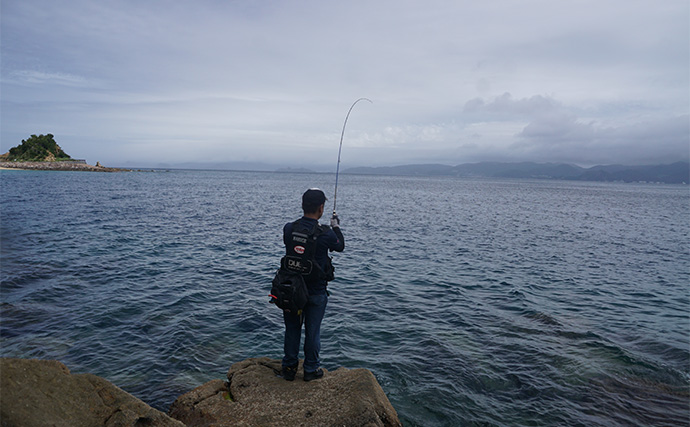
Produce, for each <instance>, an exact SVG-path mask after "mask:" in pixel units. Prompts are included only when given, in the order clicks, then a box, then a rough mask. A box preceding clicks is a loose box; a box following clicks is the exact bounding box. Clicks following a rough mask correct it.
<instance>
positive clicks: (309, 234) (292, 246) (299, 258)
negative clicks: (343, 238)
mask: <svg viewBox="0 0 690 427" xmlns="http://www.w3.org/2000/svg"><path fill="white" fill-rule="evenodd" d="M329 230H330V227H328V226H327V225H321V224H318V223H317V224H315V225H314V227H312V228H311V229H310V228H309V227H307V226H305V225H304V224H303V223H302V222H301V221H299V220H297V221H295V222H293V223H292V235H291V236H290V238H289V242H288V244H287V246H286V247H285V252H286V253H285V256H284V257H283V258H282V259H281V260H280V266H281V268H283V269H285V270H287V271H291V272H294V273H299V274H301V275H302V277H303V278H304V281H305V282H306V283H307V284H312V283H317V282H319V281H322V280H325V281H327V282H328V281H331V280H333V278H334V275H333V273H334V268H333V264H332V262H331V258H330V257H329V256H326V268H325V269H323V268H321V266H320V265H319V264H318V263H317V262H316V259H315V257H316V241H317V239H318V238H319V236H320V235H322V234H323V233H326V232H328V231H329Z"/></svg>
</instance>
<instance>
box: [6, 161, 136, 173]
mask: <svg viewBox="0 0 690 427" xmlns="http://www.w3.org/2000/svg"><path fill="white" fill-rule="evenodd" d="M0 168H6V169H21V170H46V171H85V172H127V171H129V169H120V168H108V167H105V166H101V165H100V164H99V163H98V162H97V163H96V165H95V166H93V165H89V164H87V163H86V162H85V161H60V162H0Z"/></svg>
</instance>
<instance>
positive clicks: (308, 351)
mask: <svg viewBox="0 0 690 427" xmlns="http://www.w3.org/2000/svg"><path fill="white" fill-rule="evenodd" d="M327 303H328V296H327V295H326V294H321V295H309V301H307V305H306V306H305V307H304V309H303V310H302V315H303V316H304V372H314V371H316V370H317V369H319V366H321V360H320V359H319V351H320V350H321V321H322V320H323V315H324V314H325V313H326V304H327ZM283 320H285V345H284V349H285V357H283V366H296V365H297V364H298V363H299V343H300V339H301V338H302V322H301V320H302V319H300V316H297V315H294V314H291V313H286V312H283Z"/></svg>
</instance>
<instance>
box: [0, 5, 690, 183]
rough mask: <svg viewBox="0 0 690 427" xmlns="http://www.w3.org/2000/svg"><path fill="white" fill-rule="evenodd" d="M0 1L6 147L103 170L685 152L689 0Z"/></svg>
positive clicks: (639, 160)
mask: <svg viewBox="0 0 690 427" xmlns="http://www.w3.org/2000/svg"><path fill="white" fill-rule="evenodd" d="M463 3H466V2H455V1H436V0H432V1H430V2H424V3H421V2H412V1H389V0H383V1H380V2H365V1H358V0H357V1H352V2H334V1H328V0H327V1H319V2H315V1H288V2H225V1H213V0H200V1H198V2H193V3H192V2H164V1H150V2H143V3H142V2H135V1H130V0H117V1H114V2H106V3H103V2H90V1H85V0H74V1H71V2H69V3H67V4H59V5H58V4H56V3H55V2H51V1H47V0H26V1H22V2H16V1H9V0H3V1H2V2H1V3H0V12H1V13H0V19H1V22H0V23H1V27H0V29H1V31H2V34H1V36H2V45H1V46H0V48H1V54H2V62H1V69H0V71H1V74H0V90H1V92H0V93H1V94H2V96H1V99H0V125H1V126H0V127H1V130H0V150H1V151H2V152H5V151H7V150H8V149H9V148H11V147H13V146H15V145H17V144H19V143H20V142H21V140H22V139H24V138H26V137H28V136H29V135H31V134H38V133H53V134H54V135H55V137H56V139H57V141H58V142H59V143H60V144H61V145H62V146H63V148H65V149H66V151H67V152H68V153H70V154H72V155H75V156H77V157H85V158H87V160H89V161H91V162H95V161H100V162H102V163H105V164H110V165H127V164H132V163H137V164H144V165H145V164H150V165H151V166H155V165H156V164H157V163H161V162H165V163H171V164H174V163H180V162H195V161H196V162H203V161H209V160H213V161H225V162H265V163H271V164H276V165H281V166H284V165H291V166H307V167H309V166H311V167H313V168H316V169H319V168H325V169H329V170H330V169H334V168H335V160H336V158H337V148H338V141H339V138H340V131H341V128H342V124H343V120H344V118H345V114H346V113H347V110H348V108H349V107H350V105H351V103H352V102H353V101H354V100H356V99H357V98H359V97H367V98H370V99H372V100H373V101H374V104H373V105H372V104H369V103H360V104H358V105H357V106H356V108H355V109H354V110H353V112H352V115H351V116H350V120H349V122H348V127H347V129H346V134H345V141H344V147H343V157H342V161H343V166H344V167H347V166H359V165H361V166H377V165H380V166H385V165H394V164H403V163H426V162H429V163H446V164H458V163H465V162H474V161H484V160H492V161H494V160H500V161H523V160H529V161H548V162H568V163H576V164H580V165H583V166H587V165H592V164H608V163H623V164H648V163H666V162H674V161H678V160H688V157H689V152H690V148H689V141H690V130H689V129H690V125H689V122H690V120H689V114H690V83H689V75H690V66H689V61H690V59H689V54H688V48H687V34H688V33H689V32H690V28H689V27H690V25H689V22H690V6H689V5H688V3H687V1H679V0H669V1H664V2H656V1H651V0H644V1H642V0H634V1H622V0H611V1H607V2H601V1H588V0H585V1H577V2H574V1H572V2H571V1H566V2H548V1H545V0H528V1H526V2H513V1H508V0H503V1H497V2H491V3H490V4H488V3H487V4H463Z"/></svg>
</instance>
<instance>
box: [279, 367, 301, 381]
mask: <svg viewBox="0 0 690 427" xmlns="http://www.w3.org/2000/svg"><path fill="white" fill-rule="evenodd" d="M296 374H297V365H295V366H283V369H282V370H281V371H280V376H281V377H283V379H285V380H288V381H293V380H294V379H295V375H296Z"/></svg>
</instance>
